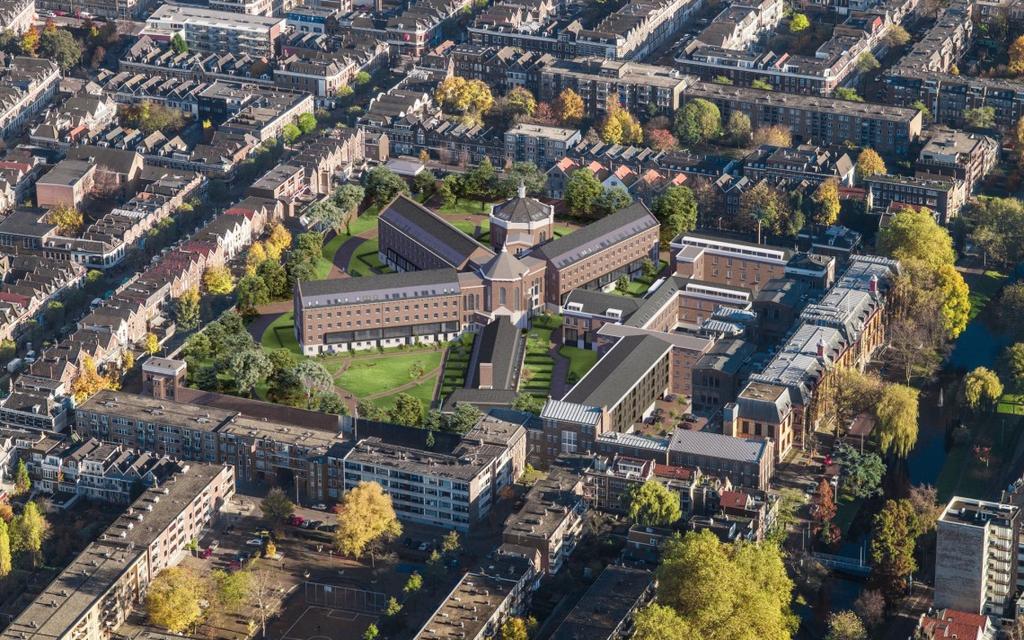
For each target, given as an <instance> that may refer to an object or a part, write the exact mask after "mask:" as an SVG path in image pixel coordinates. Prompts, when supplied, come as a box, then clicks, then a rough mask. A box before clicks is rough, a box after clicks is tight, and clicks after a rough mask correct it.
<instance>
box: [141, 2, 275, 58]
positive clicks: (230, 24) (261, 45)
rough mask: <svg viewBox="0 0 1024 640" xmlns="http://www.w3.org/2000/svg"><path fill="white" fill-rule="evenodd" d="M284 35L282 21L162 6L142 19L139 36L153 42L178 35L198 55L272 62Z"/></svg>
mask: <svg viewBox="0 0 1024 640" xmlns="http://www.w3.org/2000/svg"><path fill="white" fill-rule="evenodd" d="M284 31H285V19H284V18H271V17H266V16H263V15H251V14H248V13H236V12H234V11H217V10H214V9H206V8H201V7H194V6H191V5H178V4H163V5H160V7H159V8H157V10H156V11H154V12H153V14H152V15H150V16H149V18H147V19H146V27H145V29H143V32H142V33H143V35H147V36H149V37H150V38H152V39H153V40H157V41H160V40H170V39H171V38H172V37H173V36H175V35H179V34H180V35H181V36H182V37H183V38H184V39H185V42H186V43H188V46H189V49H192V50H195V51H199V52H202V53H219V52H224V51H231V52H235V53H247V54H249V55H251V56H255V57H265V58H273V57H274V56H275V55H276V51H275V44H276V42H277V39H278V38H279V37H280V36H281V35H282V34H283V33H284Z"/></svg>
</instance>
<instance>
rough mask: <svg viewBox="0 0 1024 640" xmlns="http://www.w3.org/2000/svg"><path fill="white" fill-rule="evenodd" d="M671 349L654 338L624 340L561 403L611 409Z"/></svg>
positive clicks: (642, 337) (662, 341)
mask: <svg viewBox="0 0 1024 640" xmlns="http://www.w3.org/2000/svg"><path fill="white" fill-rule="evenodd" d="M671 348H672V345H670V344H669V343H668V342H665V341H664V340H661V339H659V338H655V337H654V336H649V335H645V336H626V337H625V338H622V339H621V340H619V341H618V342H617V343H616V344H615V346H614V347H612V348H611V349H610V350H609V351H608V353H606V354H604V357H602V358H601V359H600V360H598V361H597V364H596V365H594V367H593V368H592V369H591V370H590V371H588V372H587V374H586V375H585V376H583V378H582V379H580V381H579V382H577V383H576V384H575V385H574V386H573V388H572V389H570V390H569V393H567V394H565V397H564V398H562V399H563V400H565V401H567V402H576V403H579V404H583V405H588V406H593V407H613V406H615V405H616V404H617V403H618V402H619V400H621V399H622V397H623V396H624V395H625V394H626V392H627V391H629V390H630V389H631V388H633V386H634V385H636V383H637V382H638V381H639V380H640V378H641V377H642V376H643V375H644V373H645V372H646V371H647V370H648V369H650V368H651V367H652V366H653V365H654V364H655V363H656V362H657V361H658V360H659V359H660V358H661V357H663V356H664V355H665V352H667V351H668V350H669V349H671Z"/></svg>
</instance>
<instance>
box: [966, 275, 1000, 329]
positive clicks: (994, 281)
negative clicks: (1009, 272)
mask: <svg viewBox="0 0 1024 640" xmlns="http://www.w3.org/2000/svg"><path fill="white" fill-rule="evenodd" d="M964 280H965V281H966V282H967V286H968V287H970V290H971V293H970V301H971V315H970V319H971V320H973V319H974V318H975V317H976V316H977V315H978V314H979V313H981V310H982V309H984V308H985V305H987V304H988V303H989V301H990V300H991V299H992V297H993V296H994V295H996V293H998V292H999V289H1000V287H1002V286H1003V282H1004V281H1005V280H1006V276H1004V275H1003V274H1001V273H999V272H996V271H986V272H985V273H984V274H982V275H976V274H973V273H966V274H964Z"/></svg>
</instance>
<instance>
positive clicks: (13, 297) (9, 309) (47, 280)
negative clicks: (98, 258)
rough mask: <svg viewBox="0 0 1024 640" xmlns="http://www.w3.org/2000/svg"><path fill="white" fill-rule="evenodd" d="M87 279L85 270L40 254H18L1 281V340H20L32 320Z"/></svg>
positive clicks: (10, 260)
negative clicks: (41, 256)
mask: <svg viewBox="0 0 1024 640" xmlns="http://www.w3.org/2000/svg"><path fill="white" fill-rule="evenodd" d="M84 280H85V269H83V268H82V267H81V266H79V265H77V264H73V263H67V262H50V261H46V260H43V259H42V258H40V257H38V256H32V255H15V256H11V257H10V259H9V268H8V269H7V271H6V274H5V275H4V277H3V279H2V280H0V340H15V341H18V340H19V338H20V337H21V334H22V331H23V330H24V328H25V324H26V322H27V321H28V320H30V319H32V318H34V317H36V315H37V314H39V313H40V312H41V311H42V310H43V309H44V308H45V307H46V305H48V304H49V303H50V302H54V301H57V300H59V298H60V297H61V296H62V295H63V294H64V293H65V292H67V291H69V290H71V289H73V288H75V287H78V286H80V285H81V284H82V282H84Z"/></svg>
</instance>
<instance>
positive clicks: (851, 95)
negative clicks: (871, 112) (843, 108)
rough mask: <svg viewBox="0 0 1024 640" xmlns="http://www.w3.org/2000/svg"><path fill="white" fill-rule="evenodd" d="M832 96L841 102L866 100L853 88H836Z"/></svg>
mask: <svg viewBox="0 0 1024 640" xmlns="http://www.w3.org/2000/svg"><path fill="white" fill-rule="evenodd" d="M832 94H833V95H834V96H835V97H837V98H839V99H840V100H846V101H847V102H864V98H862V97H860V94H859V93H857V90H856V89H853V88H851V87H836V90H835V91H833V92H832Z"/></svg>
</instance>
